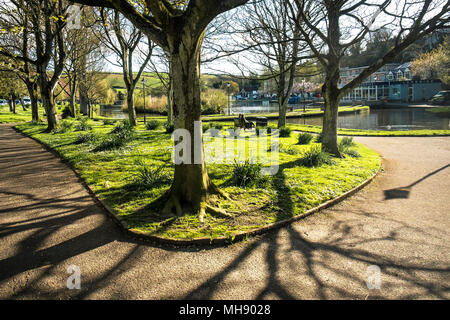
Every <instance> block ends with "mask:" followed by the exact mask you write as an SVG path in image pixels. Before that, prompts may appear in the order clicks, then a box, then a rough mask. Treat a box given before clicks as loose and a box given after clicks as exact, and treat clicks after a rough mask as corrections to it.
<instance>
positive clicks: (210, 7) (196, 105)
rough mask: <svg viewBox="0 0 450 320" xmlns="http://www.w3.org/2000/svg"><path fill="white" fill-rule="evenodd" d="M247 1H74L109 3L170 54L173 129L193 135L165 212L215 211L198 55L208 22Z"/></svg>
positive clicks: (88, 3)
mask: <svg viewBox="0 0 450 320" xmlns="http://www.w3.org/2000/svg"><path fill="white" fill-rule="evenodd" d="M247 1H248V0H221V1H217V0H189V1H188V0H186V1H171V0H145V1H140V2H139V4H135V5H133V4H131V3H130V2H129V1H126V0H106V1H100V0H89V1H88V0H76V1H75V2H78V3H82V4H86V5H92V6H100V7H109V8H112V9H116V10H118V11H120V12H121V13H122V14H123V15H124V16H125V17H126V18H127V19H129V20H130V21H131V22H132V23H133V24H134V25H135V26H136V27H137V28H139V29H140V30H141V31H142V32H143V33H145V34H146V35H147V36H148V37H149V38H150V39H151V40H153V41H154V42H155V43H156V44H157V45H158V46H160V47H161V48H162V49H163V50H164V51H165V52H166V53H167V54H168V56H169V61H170V69H171V75H172V77H173V83H174V85H173V93H174V94H173V113H174V124H175V127H176V128H179V129H185V130H187V132H189V134H190V137H191V148H190V150H189V151H190V155H189V156H187V157H186V158H188V160H187V161H185V162H183V163H181V164H175V173H174V179H173V183H172V186H171V187H170V189H169V191H168V192H167V194H166V196H167V202H166V205H165V208H164V210H163V211H164V212H170V211H172V209H175V211H176V213H177V214H182V213H183V212H184V211H185V210H188V211H191V210H194V211H196V212H199V215H200V219H202V217H203V216H204V213H205V209H210V210H211V212H213V211H217V210H214V208H213V207H212V206H211V205H208V204H207V200H208V196H209V195H210V194H213V193H216V194H222V195H224V194H223V193H222V192H220V190H219V189H218V188H217V187H216V186H215V185H214V184H213V183H212V182H211V180H210V179H209V176H208V173H207V170H206V166H205V161H204V155H203V143H202V136H201V126H200V127H199V126H198V124H197V125H196V123H197V121H198V122H200V115H201V104H200V53H201V47H202V42H203V38H204V34H205V30H206V27H207V26H208V24H209V23H210V22H211V21H212V20H213V19H214V18H215V17H216V16H217V15H219V14H221V13H223V12H225V11H228V10H231V9H233V8H235V7H237V6H239V5H242V4H245V3H246V2H247Z"/></svg>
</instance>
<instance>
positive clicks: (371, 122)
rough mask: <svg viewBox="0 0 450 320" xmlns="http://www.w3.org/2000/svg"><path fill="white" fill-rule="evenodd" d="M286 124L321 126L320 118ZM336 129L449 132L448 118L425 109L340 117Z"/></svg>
mask: <svg viewBox="0 0 450 320" xmlns="http://www.w3.org/2000/svg"><path fill="white" fill-rule="evenodd" d="M286 121H287V122H288V123H295V124H307V125H315V126H321V125H322V117H314V118H288V119H287V120H286ZM338 127H339V128H345V129H363V130H392V131H393V130H423V129H435V130H449V129H450V118H448V117H439V116H436V115H435V114H434V113H432V112H429V111H426V110H425V108H399V109H371V110H370V111H365V112H364V111H363V112H360V113H354V114H345V115H340V116H339V118H338Z"/></svg>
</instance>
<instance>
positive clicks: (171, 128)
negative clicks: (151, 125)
mask: <svg viewBox="0 0 450 320" xmlns="http://www.w3.org/2000/svg"><path fill="white" fill-rule="evenodd" d="M164 128H165V129H166V133H172V132H173V131H174V130H175V125H174V124H173V123H170V122H166V123H164Z"/></svg>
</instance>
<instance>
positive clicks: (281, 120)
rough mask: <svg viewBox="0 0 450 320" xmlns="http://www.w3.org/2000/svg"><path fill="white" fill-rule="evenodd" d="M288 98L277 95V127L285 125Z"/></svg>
mask: <svg viewBox="0 0 450 320" xmlns="http://www.w3.org/2000/svg"><path fill="white" fill-rule="evenodd" d="M288 102H289V99H286V98H285V97H280V96H279V97H278V106H279V111H278V129H279V128H282V127H285V126H286V110H287V106H288Z"/></svg>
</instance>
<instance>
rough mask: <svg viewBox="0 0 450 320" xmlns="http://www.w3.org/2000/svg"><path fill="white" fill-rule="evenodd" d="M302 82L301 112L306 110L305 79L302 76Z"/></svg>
mask: <svg viewBox="0 0 450 320" xmlns="http://www.w3.org/2000/svg"><path fill="white" fill-rule="evenodd" d="M302 84H303V92H302V96H303V113H305V112H306V100H305V99H306V98H305V79H304V78H303V80H302Z"/></svg>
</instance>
